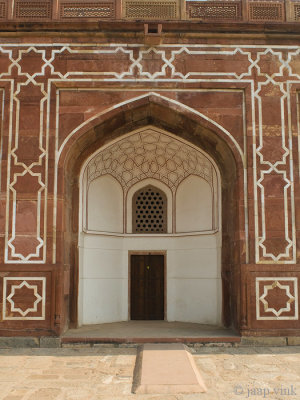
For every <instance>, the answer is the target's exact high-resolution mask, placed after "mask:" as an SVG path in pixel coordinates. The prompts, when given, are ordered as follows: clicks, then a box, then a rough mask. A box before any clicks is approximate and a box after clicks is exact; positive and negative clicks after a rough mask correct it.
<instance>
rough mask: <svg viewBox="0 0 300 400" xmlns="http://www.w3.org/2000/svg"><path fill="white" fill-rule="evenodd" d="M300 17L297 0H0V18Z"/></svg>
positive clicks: (256, 19)
mask: <svg viewBox="0 0 300 400" xmlns="http://www.w3.org/2000/svg"><path fill="white" fill-rule="evenodd" d="M5 20H11V21H16V22H17V21H22V22H39V21H51V20H52V21H65V22H71V21H77V22H78V21H98V20H119V21H120V20H130V21H172V20H173V21H174V20H183V21H188V20H190V21H214V22H216V21H220V22H246V23H249V22H250V23H273V22H276V23H280V22H297V21H300V0H263V1H256V0H191V1H188V0H187V1H186V0H37V1H32V0H30V1H29V0H15V1H14V2H13V1H11V0H0V21H5Z"/></svg>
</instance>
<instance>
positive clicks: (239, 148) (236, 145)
mask: <svg viewBox="0 0 300 400" xmlns="http://www.w3.org/2000/svg"><path fill="white" fill-rule="evenodd" d="M150 96H155V97H158V98H161V99H163V100H165V101H167V102H170V103H173V104H175V105H176V106H179V107H181V108H182V109H185V110H187V111H189V112H191V113H193V114H195V115H197V116H199V117H201V118H203V119H205V120H206V121H208V122H210V123H211V124H212V125H215V126H216V127H217V128H218V129H220V130H221V131H223V132H224V133H225V134H226V136H228V137H229V138H230V139H231V141H232V142H233V144H234V145H235V147H236V148H237V150H238V152H239V154H240V156H241V160H242V163H243V167H244V168H245V167H246V159H245V154H244V153H243V150H242V149H241V147H240V145H239V144H238V142H237V141H236V140H235V138H234V137H233V136H232V135H231V134H230V132H228V131H227V129H225V128H224V127H223V126H222V125H220V124H218V123H217V122H215V121H214V120H212V119H210V118H208V117H207V116H206V115H204V114H202V113H200V112H199V111H197V110H195V109H194V108H191V107H189V106H187V105H185V104H183V103H180V102H179V101H176V100H173V99H170V98H169V97H165V96H162V95H160V94H158V93H155V92H149V93H146V94H143V95H141V96H137V97H134V98H133V99H130V100H126V101H123V102H121V103H118V104H116V105H114V106H112V107H109V108H106V109H105V110H104V111H101V112H100V113H98V114H96V115H94V116H93V117H91V118H89V119H88V120H86V121H84V122H83V123H82V124H80V125H79V126H77V127H76V128H75V129H73V131H72V132H70V133H69V135H68V136H67V137H66V138H65V139H64V141H63V142H62V144H61V146H60V148H59V150H58V152H57V159H56V163H57V164H58V161H59V159H60V156H61V153H62V151H63V149H64V147H65V145H66V144H67V143H68V141H69V140H70V139H71V137H72V136H74V135H75V133H76V132H78V131H79V129H82V128H83V127H84V126H85V125H87V124H89V123H90V122H92V121H93V120H95V119H97V118H99V117H101V116H102V115H104V114H107V113H108V112H110V111H112V110H115V109H116V108H120V107H122V106H124V105H126V104H130V103H134V102H135V101H137V100H141V99H144V98H147V97H150ZM112 143H113V142H110V144H112Z"/></svg>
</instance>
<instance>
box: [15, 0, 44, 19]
mask: <svg viewBox="0 0 300 400" xmlns="http://www.w3.org/2000/svg"><path fill="white" fill-rule="evenodd" d="M16 18H51V3H50V2H47V3H46V2H40V1H22V2H19V3H17V5H16Z"/></svg>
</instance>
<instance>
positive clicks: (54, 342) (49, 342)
mask: <svg viewBox="0 0 300 400" xmlns="http://www.w3.org/2000/svg"><path fill="white" fill-rule="evenodd" d="M40 347H42V348H56V347H60V338H58V337H49V336H43V337H41V338H40Z"/></svg>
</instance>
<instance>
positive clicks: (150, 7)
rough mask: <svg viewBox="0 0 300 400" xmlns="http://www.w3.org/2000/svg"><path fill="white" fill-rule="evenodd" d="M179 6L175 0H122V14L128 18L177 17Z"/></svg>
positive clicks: (159, 18)
mask: <svg viewBox="0 0 300 400" xmlns="http://www.w3.org/2000/svg"><path fill="white" fill-rule="evenodd" d="M179 14H180V6H179V2H177V1H149V0H148V1H145V0H144V1H143V0H141V1H130V0H127V1H126V0H125V1H124V2H123V16H124V17H125V18H128V19H155V20H168V19H177V18H179Z"/></svg>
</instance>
